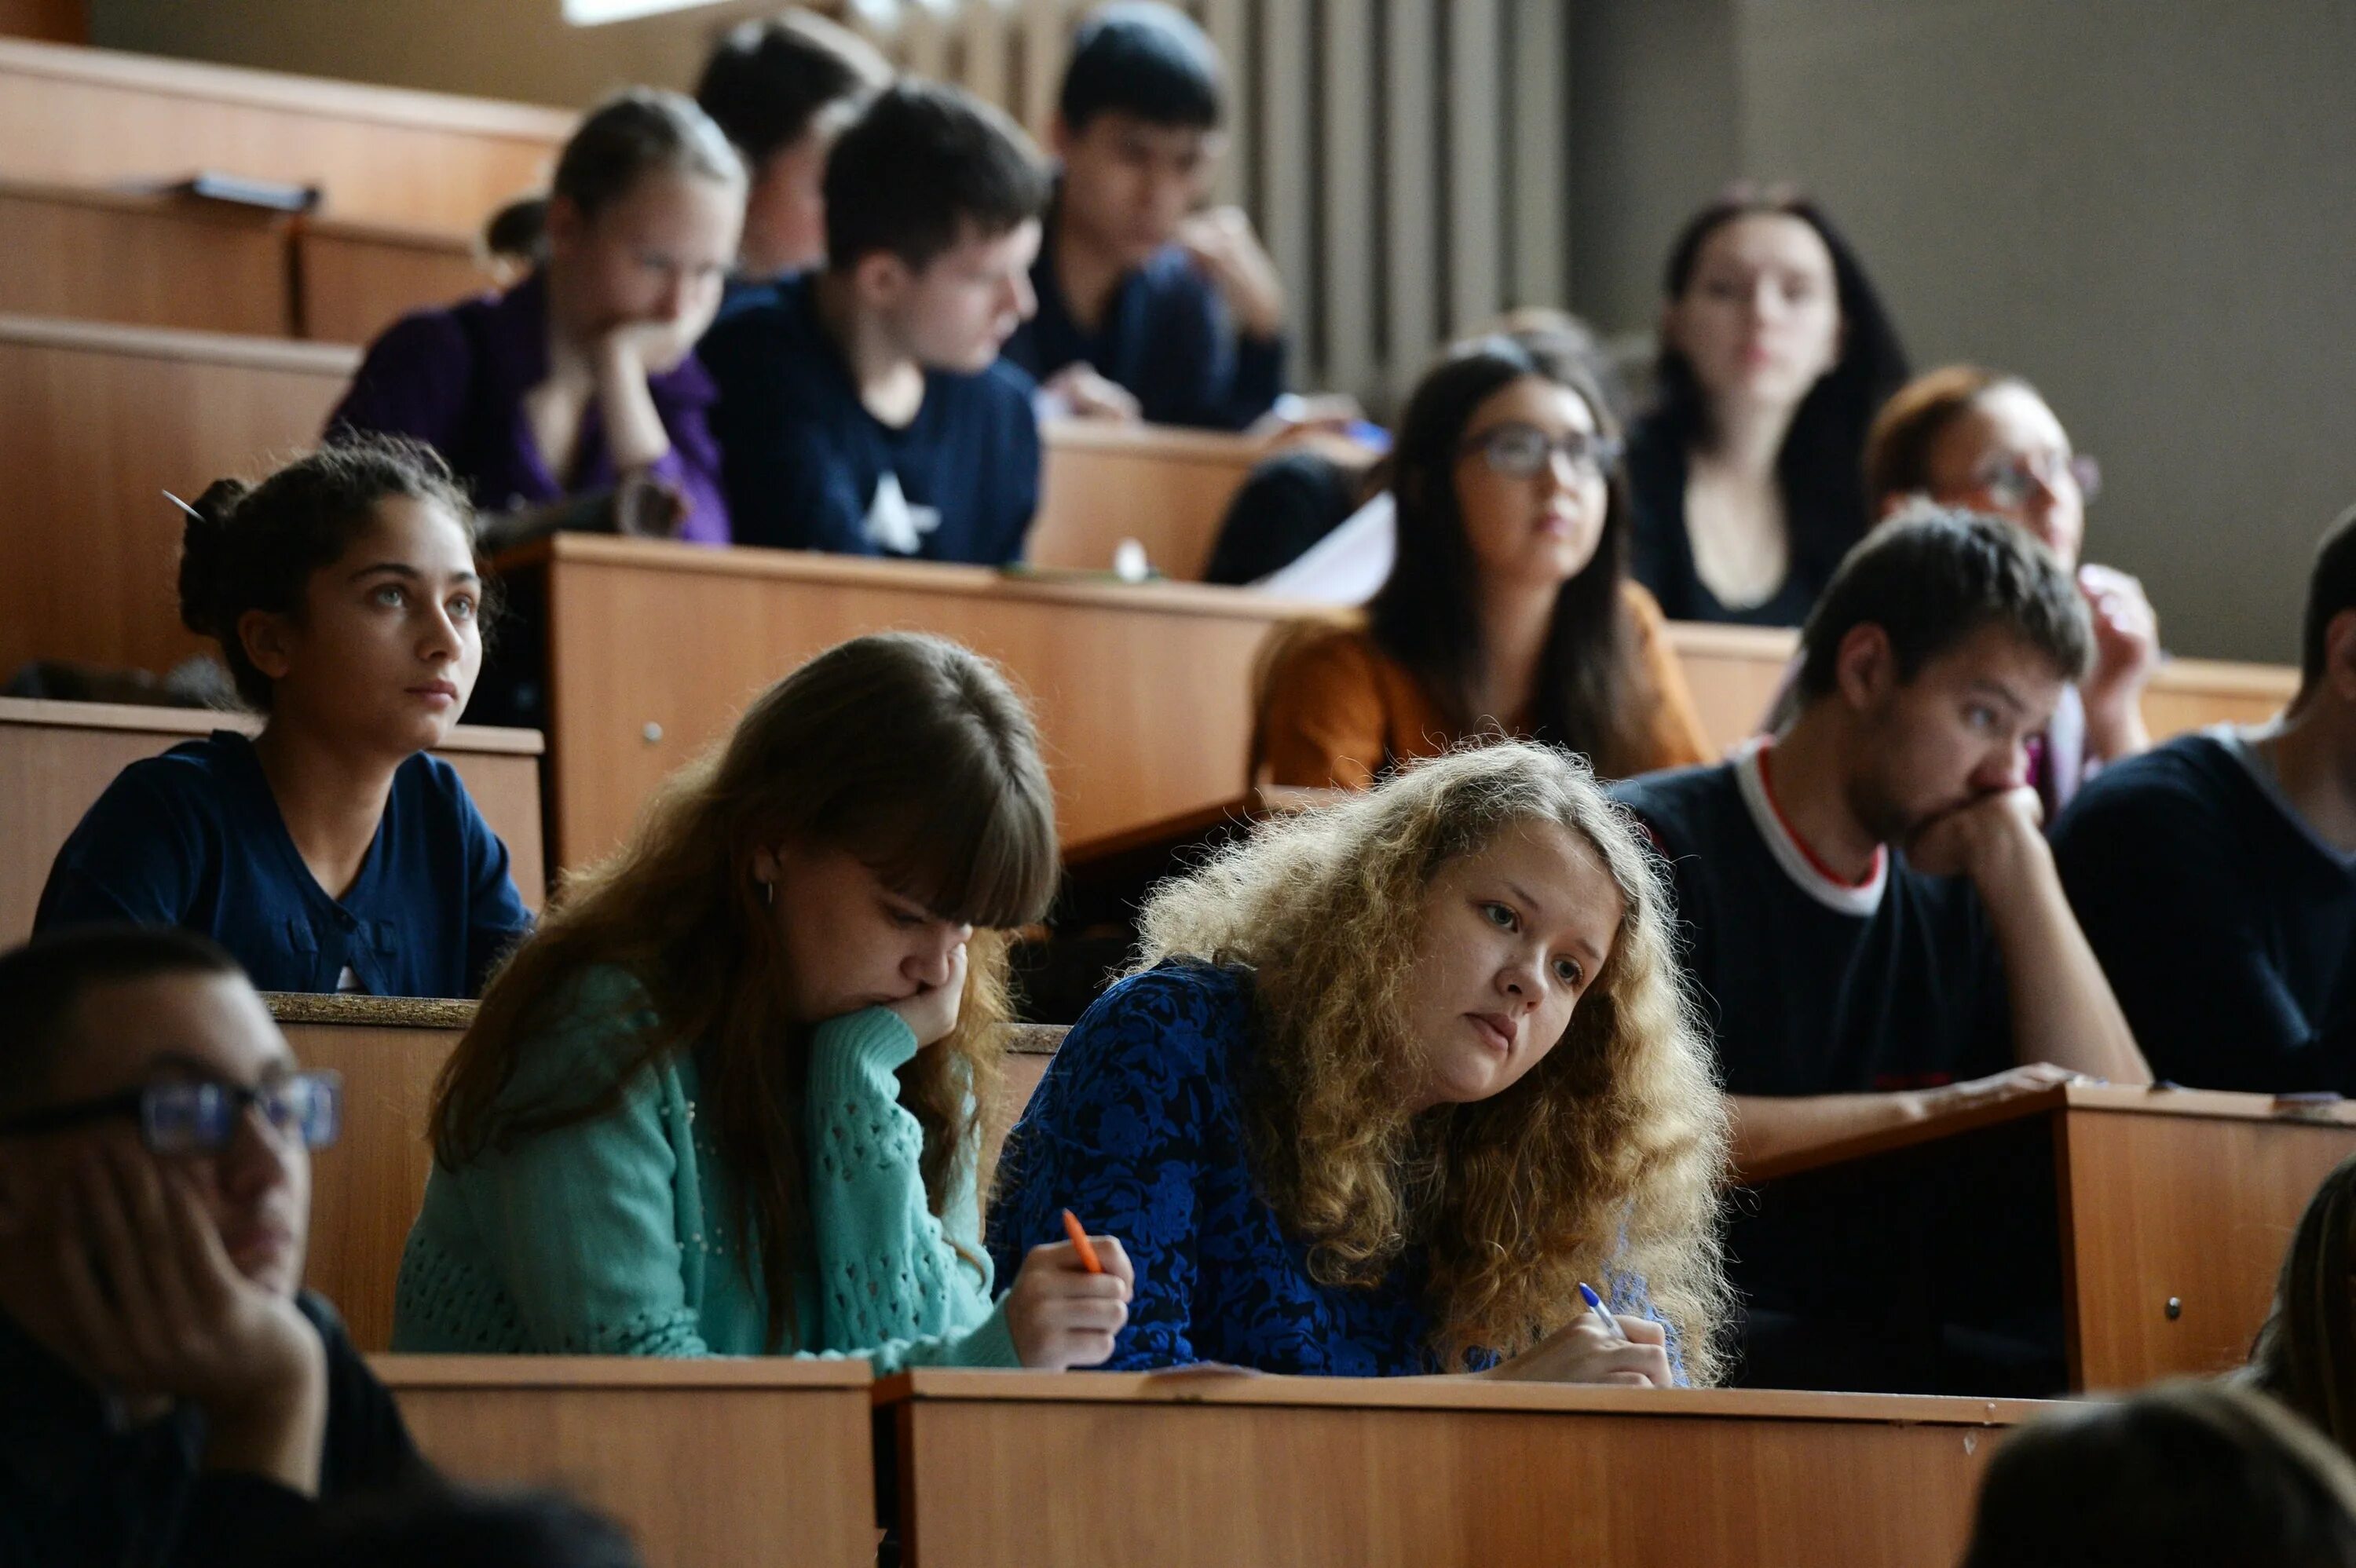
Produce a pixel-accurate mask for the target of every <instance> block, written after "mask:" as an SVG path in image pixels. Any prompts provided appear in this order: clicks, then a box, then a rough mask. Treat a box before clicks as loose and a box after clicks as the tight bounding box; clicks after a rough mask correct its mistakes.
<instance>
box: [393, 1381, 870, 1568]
mask: <svg viewBox="0 0 2356 1568" xmlns="http://www.w3.org/2000/svg"><path fill="white" fill-rule="evenodd" d="M370 1364H371V1366H372V1367H373V1369H374V1370H375V1371H376V1374H377V1376H378V1377H380V1378H381V1379H382V1380H383V1381H384V1382H385V1385H386V1386H387V1387H388V1388H390V1389H391V1391H392V1395H393V1398H394V1400H395V1401H396V1402H397V1403H399V1404H400V1406H401V1414H402V1420H403V1422H405V1423H406V1424H407V1425H408V1427H409V1430H410V1432H411V1434H412V1435H413V1436H414V1437H415V1438H416V1439H417V1445H418V1447H419V1448H420V1449H421V1450H422V1451H423V1453H424V1455H425V1457H426V1458H427V1459H428V1460H429V1461H431V1462H432V1463H433V1464H434V1466H435V1467H438V1468H440V1469H441V1470H442V1471H443V1473H444V1474H445V1475H448V1476H451V1477H455V1478H456V1479H458V1480H461V1481H466V1482H471V1483H474V1484H476V1485H484V1486H519V1485H520V1486H543V1487H560V1488H563V1489H564V1490H566V1491H568V1492H570V1493H572V1494H573V1495H574V1496H576V1497H580V1498H583V1499H585V1500H587V1501H588V1502H590V1503H591V1504H593V1505H594V1506H595V1507H597V1508H599V1509H604V1510H605V1512H607V1513H609V1514H611V1515H613V1516H614V1517H615V1518H616V1519H617V1520H620V1521H621V1522H622V1523H623V1524H624V1525H626V1526H627V1527H628V1529H629V1531H630V1532H631V1533H632V1534H633V1535H634V1536H635V1537H636V1538H637V1542H638V1547H639V1550H640V1552H642V1553H643V1554H644V1556H645V1558H646V1561H647V1563H648V1568H705V1565H707V1564H712V1565H718V1564H732V1565H733V1564H754V1563H776V1564H792V1565H794V1568H804V1565H807V1568H870V1565H872V1564H873V1563H874V1561H875V1546H876V1534H877V1532H876V1529H875V1472H874V1462H873V1441H872V1438H871V1435H870V1415H869V1378H868V1372H867V1363H866V1362H864V1361H815V1360H813V1361H799V1360H787V1359H784V1358H781V1357H771V1358H763V1359H758V1360H702V1361H676V1360H642V1359H639V1358H636V1357H606V1356H594V1357H590V1356H378V1357H375V1358H373V1359H372V1360H371V1362H370Z"/></svg>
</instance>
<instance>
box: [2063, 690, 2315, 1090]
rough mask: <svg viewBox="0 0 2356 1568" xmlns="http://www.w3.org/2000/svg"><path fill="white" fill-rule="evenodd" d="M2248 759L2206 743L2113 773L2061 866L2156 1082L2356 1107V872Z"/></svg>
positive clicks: (2080, 809)
mask: <svg viewBox="0 0 2356 1568" xmlns="http://www.w3.org/2000/svg"><path fill="white" fill-rule="evenodd" d="M2246 758H2247V752H2246V751H2245V749H2244V743H2243V742H2242V741H2241V740H2240V738H2239V737H2238V736H2237V735H2233V734H2232V733H2230V732H2211V733H2207V734H2198V735H2184V736H2179V738H2177V739H2176V740H2173V741H2169V742H2168V743H2167V744H2166V745H2164V746H2158V747H2155V748H2154V749H2153V750H2151V751H2148V752H2145V753H2143V754H2142V755H2141V756H2137V757H2130V758H2127V759H2126V761H2124V762H2119V763H2113V764H2112V765H2111V766H2109V767H2108V768H2105V769H2104V770H2103V772H2102V773H2099V774H2098V775H2096V777H2095V778H2094V782H2093V783H2091V784H2088V785H2087V786H2086V787H2085V789H2084V790H2083V792H2081V793H2080V795H2079V796H2078V798H2077V800H2076V801H2075V802H2074V803H2073V804H2072V805H2071V807H2070V809H2069V811H2067V812H2066V813H2064V814H2063V816H2062V817H2061V822H2060V823H2059V824H2058V825H2057V826H2056V827H2055V829H2054V834H2053V858H2054V861H2055V863H2056V864H2057V865H2058V866H2059V868H2060V869H2061V882H2062V885H2063V887H2065V888H2066V889H2068V891H2069V894H2070V903H2071V907H2072V908H2073V909H2075V910H2076V911H2077V912H2078V923H2079V924H2080V925H2082V926H2083V927H2084V928H2085V932H2086V940H2087V941H2089V942H2090V943H2092V944H2094V955H2095V956H2096V957H2098V958H2100V959H2101V960H2102V963H2103V971H2104V974H2106V975H2108V976H2110V979H2111V989H2112V990H2113V991H2114V992H2115V993H2116V994H2117V996H2118V998H2119V1006H2120V1007H2121V1008H2124V1009H2125V1010H2126V1016H2127V1023H2128V1025H2129V1027H2131V1028H2132V1029H2134V1030H2135V1036H2136V1043H2137V1044H2139V1045H2141V1046H2142V1047H2143V1051H2144V1055H2145V1057H2146V1058H2147V1059H2148V1060H2149V1061H2150V1062H2151V1068H2152V1072H2154V1073H2155V1074H2157V1075H2158V1076H2159V1077H2161V1078H2164V1079H2168V1080H2170V1081H2172V1082H2175V1083H2182V1084H2185V1085H2187V1086H2188V1087H2193V1088H2201V1089H2244V1090H2253V1091H2256V1092H2260V1093H2293V1092H2300V1091H2317V1090H2329V1091H2337V1092H2338V1093H2343V1094H2352V1095H2356V963H2351V962H2350V960H2351V957H2356V862H2351V860H2350V859H2346V858H2343V857H2341V856H2340V855H2338V854H2337V853H2335V852H2334V851H2333V850H2332V849H2331V848H2329V846H2328V845H2326V844H2325V843H2323V841H2322V840H2320V839H2319V838H2318V837H2316V836H2315V834H2314V832H2313V831H2312V830H2311V829H2309V828H2308V826H2307V825H2306V823H2305V822H2304V821H2303V820H2301V819H2300V818H2299V817H2298V816H2297V813H2296V812H2295V811H2294V810H2293V809H2292V807H2291V805H2290V803H2289V802H2288V801H2286V800H2285V799H2283V798H2282V796H2281V795H2280V794H2279V792H2278V791H2277V790H2276V788H2274V787H2273V786H2272V785H2271V784H2268V783H2266V782H2262V780H2261V778H2260V777H2259V776H2258V774H2257V773H2255V772H2254V770H2253V768H2252V766H2251V763H2250V762H2249V761H2247V760H2245V759H2246Z"/></svg>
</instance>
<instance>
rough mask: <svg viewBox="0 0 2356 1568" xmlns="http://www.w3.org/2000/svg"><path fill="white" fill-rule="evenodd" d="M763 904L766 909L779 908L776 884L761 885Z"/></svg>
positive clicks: (766, 883)
mask: <svg viewBox="0 0 2356 1568" xmlns="http://www.w3.org/2000/svg"><path fill="white" fill-rule="evenodd" d="M761 904H762V907H763V908H765V909H775V908H776V907H777V884H776V883H775V882H763V883H762V884H761Z"/></svg>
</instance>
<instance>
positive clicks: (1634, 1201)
mask: <svg viewBox="0 0 2356 1568" xmlns="http://www.w3.org/2000/svg"><path fill="white" fill-rule="evenodd" d="M1671 929H1672V927H1671V915H1670V911H1669V906H1668V902H1667V894H1666V888H1665V884H1664V882H1663V881H1662V880H1661V877H1660V873H1659V871H1658V869H1656V868H1655V865H1654V863H1653V859H1652V857H1650V856H1649V855H1648V854H1647V853H1646V852H1645V851H1644V847H1643V843H1642V840H1641V839H1640V838H1639V837H1638V836H1637V835H1636V834H1635V833H1634V831H1633V828H1632V827H1630V825H1629V824H1628V822H1627V821H1626V819H1625V818H1624V817H1623V816H1622V815H1621V814H1620V813H1619V812H1618V811H1617V810H1616V809H1614V808H1613V807H1612V805H1611V804H1610V803H1609V802H1608V801H1607V800H1606V798H1605V797H1604V795H1603V793H1602V791H1601V789H1600V788H1599V787H1598V786H1597V785H1596V784H1595V782H1594V780H1593V778H1592V776H1591V775H1590V773H1588V771H1587V769H1586V768H1585V766H1584V765H1583V764H1581V763H1580V762H1579V761H1578V760H1577V759H1575V758H1572V757H1570V756H1568V755H1566V754H1565V753H1563V752H1558V751H1555V750H1551V749H1548V748H1546V747H1541V746H1535V745H1531V744H1528V743H1526V742H1501V743H1499V744H1497V745H1494V746H1490V747H1486V748H1483V749H1481V750H1478V751H1464V752H1452V753H1451V754H1449V755H1447V756H1445V757H1440V758H1436V759H1431V760H1427V761H1422V762H1419V763H1413V764H1411V765H1409V766H1408V767H1407V768H1406V769H1404V770H1403V771H1401V772H1400V773H1398V774H1397V775H1395V776H1394V777H1392V778H1391V779H1389V780H1387V782H1385V783H1383V784H1379V785H1377V786H1376V788H1374V789H1373V790H1371V791H1369V792H1367V793H1365V794H1362V795H1353V796H1347V797H1344V799H1343V800H1342V801H1341V802H1339V803H1337V804H1334V805H1328V806H1325V807H1323V808H1321V809H1318V810H1315V811H1312V812H1307V813H1304V814H1301V815H1300V816H1294V817H1291V818H1290V819H1285V820H1280V821H1272V822H1269V823H1265V824H1263V825H1262V826H1261V827H1259V828H1258V829H1257V830H1256V832H1255V833H1254V835H1253V837H1251V838H1250V839H1248V841H1246V842H1245V843H1243V844H1241V845H1238V846H1236V847H1234V848H1231V849H1229V850H1228V851H1226V853H1225V854H1224V855H1222V856H1221V857H1220V858H1219V859H1216V860H1215V861H1213V862H1212V863H1210V864H1209V865H1207V866H1205V867H1204V868H1202V869H1200V870H1197V871H1196V872H1194V874H1192V875H1190V876H1188V877H1185V878H1183V879H1182V880H1177V881H1174V882H1170V883H1165V884H1164V885H1163V886H1162V888H1161V889H1160V890H1159V891H1156V892H1155V894H1154V895H1153V897H1152V900H1151V902H1150V903H1149V904H1148V906H1147V908H1146V910H1145V912H1144V914H1143V916H1142V918H1141V931H1142V933H1143V936H1142V951H1141V956H1140V959H1139V962H1138V965H1137V966H1136V967H1135V968H1134V969H1133V970H1132V971H1131V972H1130V974H1129V976H1127V977H1126V978H1124V979H1122V980H1120V981H1119V982H1118V983H1117V984H1115V985H1114V986H1113V987H1112V988H1111V989H1110V990H1108V991H1107V992H1106V993H1105V995H1104V996H1103V997H1101V998H1100V999H1099V1000H1098V1002H1097V1003H1096V1004H1095V1005H1094V1006H1093V1007H1091V1008H1089V1009H1088V1011H1087V1014H1086V1015H1085V1016H1084V1017H1083V1018H1082V1019H1080V1021H1079V1023H1078V1024H1077V1025H1076V1026H1075V1027H1074V1028H1073V1029H1072V1031H1071V1033H1070V1034H1069V1035H1067V1036H1066V1039H1065V1041H1064V1044H1063V1046H1062V1047H1061V1049H1060V1050H1058V1051H1057V1052H1056V1055H1055V1061H1054V1062H1053V1064H1052V1065H1051V1066H1050V1067H1049V1068H1048V1070H1047V1073H1046V1076H1045V1078H1044V1080H1043V1081H1042V1083H1041V1084H1040V1086H1039V1089H1038V1091H1037V1093H1035V1094H1033V1097H1032V1101H1031V1104H1030V1107H1029V1109H1028V1110H1026V1111H1025V1112H1024V1113H1023V1118H1022V1120H1021V1122H1020V1123H1018V1124H1017V1125H1016V1126H1015V1129H1014V1131H1013V1133H1012V1135H1011V1136H1009V1138H1008V1140H1007V1145H1006V1152H1005V1156H1004V1158H1003V1160H1002V1162H1001V1188H1000V1197H999V1200H998V1201H997V1203H996V1205H995V1207H994V1208H993V1210H992V1211H991V1226H990V1243H991V1252H992V1253H993V1255H994V1256H996V1257H997V1258H998V1260H999V1262H1000V1264H1001V1267H1003V1266H1005V1265H1006V1264H1009V1263H1011V1262H1012V1260H1014V1259H1016V1258H1018V1257H1021V1256H1022V1255H1023V1253H1024V1250H1025V1249H1026V1248H1029V1247H1032V1246H1033V1245H1035V1244H1037V1243H1041V1242H1044V1241H1046V1240H1048V1239H1050V1238H1052V1237H1054V1236H1055V1235H1056V1234H1057V1233H1058V1229H1059V1216H1060V1214H1061V1211H1063V1210H1064V1209H1065V1208H1066V1207H1068V1208H1070V1209H1072V1210H1073V1211H1075V1212H1076V1213H1077V1214H1078V1216H1079V1217H1080V1218H1081V1219H1082V1220H1083V1221H1086V1222H1087V1225H1088V1226H1089V1228H1090V1229H1091V1230H1098V1229H1101V1230H1106V1231H1109V1232H1113V1233H1114V1234H1117V1235H1119V1237H1121V1239H1122V1242H1123V1243H1124V1244H1125V1246H1126V1247H1127V1248H1128V1251H1129V1255H1130V1261H1131V1263H1132V1264H1133V1265H1134V1267H1135V1270H1136V1278H1137V1293H1136V1296H1135V1299H1134V1300H1133V1302H1132V1303H1131V1305H1130V1320H1129V1323H1128V1325H1127V1327H1125V1328H1123V1329H1122V1330H1121V1331H1120V1334H1119V1337H1118V1339H1117V1341H1116V1344H1115V1348H1114V1351H1113V1355H1112V1358H1111V1360H1109V1361H1108V1363H1107V1364H1108V1366H1110V1367H1113V1368H1120V1369H1140V1368H1151V1367H1166V1366H1176V1365H1183V1364H1186V1363H1189V1362H1193V1361H1197V1360H1215V1361H1226V1362H1233V1363H1237V1364H1239V1365H1243V1366H1247V1367H1255V1368H1259V1369H1262V1370H1264V1371H1275V1372H1303V1373H1330V1374H1339V1375H1349V1376H1396V1375H1400V1374H1409V1373H1442V1372H1445V1373H1456V1372H1465V1371H1481V1372H1483V1373H1485V1374H1486V1375H1489V1376H1493V1377H1500V1378H1524V1379H1539V1380H1552V1381H1571V1382H1624V1383H1638V1384H1651V1385H1659V1386H1665V1385H1667V1384H1669V1383H1671V1382H1694V1383H1706V1382H1708V1381H1712V1380H1713V1379H1714V1378H1715V1376H1716V1375H1717V1370H1718V1368H1719V1352H1718V1348H1717V1347H1718V1339H1719V1328H1720V1325H1721V1321H1722V1318H1723V1315H1724V1313H1725V1310H1726V1306H1727V1298H1726V1294H1725V1289H1724V1285H1723V1281H1722V1278H1721V1274H1720V1268H1719V1252H1718V1239H1717V1238H1718V1218H1719V1197H1718V1194H1719V1183H1720V1182H1721V1180H1722V1179H1724V1177H1725V1175H1726V1137H1727V1131H1726V1109H1725V1104H1724V1102H1723V1100H1722V1099H1721V1098H1720V1096H1719V1093H1718V1091H1717V1085H1716V1084H1715V1083H1713V1082H1712V1079H1711V1074H1710V1070H1709V1064H1708V1050H1707V1047H1706V1045H1705V1044H1704V1042H1703V1041H1702V1040H1701V1039H1700V1038H1699V1036H1698V1035H1697V1034H1696V1033H1695V1032H1694V1030H1693V1029H1692V1028H1691V1026H1690V1024H1689V1022H1688V1011H1687V1004H1686V999H1685V996H1684V993H1683V990H1682V988H1681V987H1680V984H1679V982H1678V979H1677V975H1676V960H1675V957H1674V955H1673V953H1672V951H1671V949H1670V946H1669V940H1670V933H1671ZM1588 1281H1593V1282H1594V1283H1595V1284H1596V1285H1600V1286H1602V1287H1603V1290H1602V1295H1603V1296H1604V1298H1605V1299H1607V1300H1608V1301H1609V1303H1610V1305H1611V1307H1612V1309H1613V1311H1612V1316H1611V1317H1608V1318H1600V1317H1598V1315H1597V1314H1596V1313H1594V1312H1593V1311H1591V1310H1590V1309H1589V1307H1587V1305H1586V1304H1585V1302H1584V1301H1583V1299H1582V1296H1581V1293H1580V1285H1581V1284H1583V1283H1585V1282H1588ZM1607 1323H1608V1325H1609V1326H1608V1327H1607V1326H1606V1325H1607Z"/></svg>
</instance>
